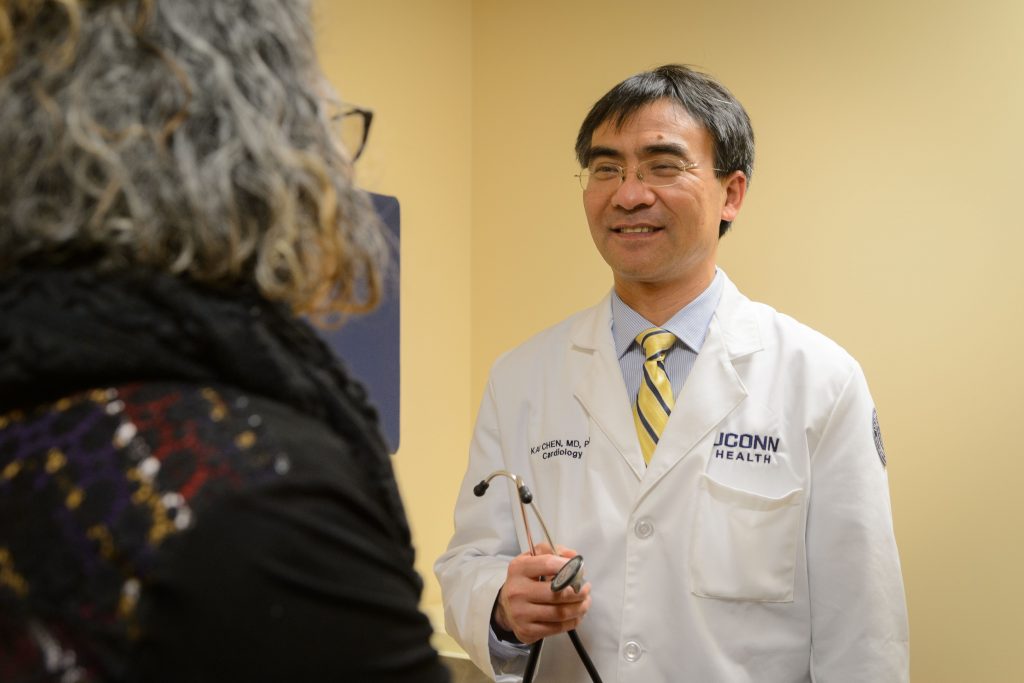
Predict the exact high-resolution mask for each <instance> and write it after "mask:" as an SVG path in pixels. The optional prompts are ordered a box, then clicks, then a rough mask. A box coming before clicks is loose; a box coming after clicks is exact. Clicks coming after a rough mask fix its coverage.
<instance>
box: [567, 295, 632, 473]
mask: <svg viewBox="0 0 1024 683" xmlns="http://www.w3.org/2000/svg"><path fill="white" fill-rule="evenodd" d="M570 343H571V344H572V347H571V349H570V351H569V353H570V357H571V358H572V363H573V373H572V375H573V377H574V378H575V380H574V382H575V383H574V386H573V393H574V395H575V396H576V399H577V400H578V401H579V402H580V403H581V404H582V406H583V408H584V410H586V411H587V413H588V414H589V415H590V417H591V419H593V421H594V423H595V424H596V425H597V427H598V429H600V430H601V431H602V432H603V433H604V435H605V436H606V437H607V438H608V440H609V441H611V443H612V445H614V446H615V449H616V450H617V451H618V452H619V454H620V455H621V456H622V458H623V459H624V460H625V462H626V464H627V465H628V466H629V468H630V470H631V471H632V472H633V474H634V475H636V477H637V479H640V478H641V477H642V476H643V474H644V469H645V467H644V461H643V455H642V454H641V453H640V444H639V442H638V441H637V438H636V431H635V430H636V428H635V427H634V426H633V414H632V412H631V409H630V405H629V398H628V397H627V396H626V384H625V382H624V381H623V379H622V369H621V368H620V367H619V359H618V358H617V357H616V355H615V342H614V341H613V340H612V330H611V295H610V294H609V295H608V296H606V297H605V298H604V299H603V300H602V301H601V303H599V304H598V305H597V306H595V307H594V308H592V309H590V310H589V311H586V312H585V313H584V314H583V315H581V316H580V318H579V319H578V320H577V321H576V323H575V324H574V325H573V329H572V332H571V333H570Z"/></svg>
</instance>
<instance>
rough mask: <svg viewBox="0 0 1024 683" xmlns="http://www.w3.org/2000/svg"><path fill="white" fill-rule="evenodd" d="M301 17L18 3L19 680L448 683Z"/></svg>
mask: <svg viewBox="0 0 1024 683" xmlns="http://www.w3.org/2000/svg"><path fill="white" fill-rule="evenodd" d="M328 90H329V89H328V88H327V87H326V86H325V84H324V82H323V77H322V75H321V73H320V71H319V68H318V66H317V64H316V60H315V55H314V49H313V42H312V30H311V26H310V7H309V2H308V1H307V0H246V1H245V2H242V1H240V0H230V1H229V0H209V1H208V2H202V1H200V0H7V1H5V2H2V3H0V121H2V122H3V123H2V125H0V150H2V158H0V680H2V681H6V682H20V681H65V682H82V681H146V682H155V681H182V682H195V681H275V682H285V681H287V682H292V681H314V680H315V681H343V680H344V681H416V682H417V683H422V682H428V683H429V682H432V681H446V680H448V676H447V673H446V672H445V669H444V668H443V666H442V664H441V663H440V661H439V659H438V657H437V654H436V653H435V652H434V650H433V649H432V648H431V647H430V645H429V643H428V639H429V637H430V631H431V630H430V625H429V623H428V621H427V619H426V618H425V617H424V616H423V615H422V614H421V613H420V612H419V611H418V608H417V605H418V600H419V596H420V591H421V582H420V578H419V577H418V576H417V575H416V573H415V572H414V571H413V549H412V545H411V543H410V536H409V528H408V525H407V522H406V518H405V514H404V511H403V509H402V504H401V501H400V499H399V495H398V490H397V487H396V485H395V480H394V476H393V473H392V469H391V465H390V462H389V458H388V454H387V451H386V449H385V447H384V443H383V441H382V438H381V436H380V433H379V429H378V422H377V416H376V414H375V412H374V410H373V409H372V408H371V407H370V406H369V405H368V403H367V401H366V397H365V395H364V392H363V389H362V388H361V387H360V386H359V385H357V384H356V383H355V382H353V381H352V380H351V379H350V378H349V377H348V376H347V375H346V373H345V370H344V369H343V367H342V365H341V364H340V363H339V361H338V360H336V359H335V358H333V357H332V356H331V354H330V352H329V351H328V350H327V349H326V348H325V347H324V345H323V344H322V343H321V342H320V341H319V340H318V337H317V335H316V334H315V333H314V332H313V331H312V330H311V329H310V328H309V327H308V325H307V324H306V323H304V322H300V319H299V318H298V317H297V315H298V314H308V315H313V316H315V315H316V314H326V315H336V314H341V315H347V314H351V313H357V312H360V311H363V310H366V309H368V308H371V307H372V306H373V305H374V303H375V302H376V300H377V298H378V295H379V289H380V284H379V283H380V281H381V277H382V269H383V267H384V264H385V255H386V247H385V244H384V241H383V238H382V237H381V233H380V231H379V226H378V224H377V222H376V219H375V218H374V215H373V213H372V210H371V209H370V208H369V203H368V201H367V199H366V197H365V196H364V195H363V194H362V193H361V192H359V191H358V190H356V189H355V188H354V187H353V184H352V180H351V170H350V162H349V161H348V159H349V158H350V157H351V155H352V154H354V153H355V152H354V151H353V150H349V151H346V150H344V149H343V148H342V147H341V146H340V145H339V143H338V141H337V140H335V139H334V138H333V137H332V134H331V132H330V126H329V125H328V121H327V118H328V117H327V115H326V114H325V104H324V102H325V99H326V94H327V92H328Z"/></svg>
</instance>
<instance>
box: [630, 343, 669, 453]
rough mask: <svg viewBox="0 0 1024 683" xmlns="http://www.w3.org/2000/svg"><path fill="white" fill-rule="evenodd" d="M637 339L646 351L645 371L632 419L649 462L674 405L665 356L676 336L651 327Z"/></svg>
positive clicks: (641, 447) (641, 448)
mask: <svg viewBox="0 0 1024 683" xmlns="http://www.w3.org/2000/svg"><path fill="white" fill-rule="evenodd" d="M636 342H637V344H639V345H640V347H641V348H642V349H643V350H644V370H643V374H642V376H641V377H640V390H639V391H637V393H636V403H634V404H633V421H634V422H635V423H636V432H637V436H639V437H640V450H642V451H643V454H644V462H646V463H650V462H651V456H652V455H653V454H654V447H655V446H657V445H658V438H659V437H660V436H661V433H662V431H663V430H664V429H665V425H666V424H667V423H668V416H669V415H671V414H672V407H673V405H674V404H675V400H674V399H673V398H672V385H671V384H670V383H669V381H668V373H667V372H665V355H666V354H667V353H668V350H669V349H670V348H672V345H673V344H675V343H676V336H675V335H674V334H672V333H671V332H669V331H668V330H663V329H661V328H660V327H652V328H651V329H649V330H644V331H643V332H641V333H640V334H638V335H637V337H636Z"/></svg>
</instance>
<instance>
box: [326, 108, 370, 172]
mask: <svg viewBox="0 0 1024 683" xmlns="http://www.w3.org/2000/svg"><path fill="white" fill-rule="evenodd" d="M330 120H331V124H332V125H333V126H334V127H335V133H336V134H337V136H338V140H340V141H341V144H342V145H344V147H345V150H346V151H347V152H348V153H349V154H350V155H351V159H352V161H355V160H356V159H358V158H359V155H360V154H362V153H363V150H364V149H366V140H367V138H369V137H370V124H371V123H373V112H372V111H370V110H369V109H362V108H361V107H350V108H348V109H346V110H344V111H342V112H339V113H337V114H333V115H331V117H330Z"/></svg>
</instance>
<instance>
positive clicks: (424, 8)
mask: <svg viewBox="0 0 1024 683" xmlns="http://www.w3.org/2000/svg"><path fill="white" fill-rule="evenodd" d="M318 6H319V8H320V13H321V15H322V18H323V19H324V20H326V23H323V24H322V25H321V35H322V36H324V37H325V39H324V40H323V50H322V53H323V55H324V57H325V59H326V60H327V68H328V71H329V74H330V76H331V78H332V80H333V82H334V83H335V84H336V85H337V86H338V87H339V89H340V90H342V92H343V95H345V96H346V97H347V98H348V99H351V100H353V101H357V102H360V103H363V104H367V105H369V106H371V107H373V108H375V109H376V110H377V111H378V114H379V120H378V121H377V122H375V124H374V125H375V130H374V133H373V139H372V141H371V145H370V150H369V153H368V154H369V158H368V159H367V160H366V163H365V164H364V163H363V162H362V161H361V162H360V174H361V178H363V179H364V181H365V183H366V185H367V186H369V187H370V188H371V189H375V190H378V191H381V192H386V193H389V194H396V195H398V196H399V198H400V199H401V201H402V206H403V212H404V213H403V233H404V234H403V281H402V296H403V325H404V330H403V331H404V339H403V351H402V361H403V404H402V411H403V422H402V447H401V449H400V451H399V453H398V455H397V456H396V460H395V462H396V467H397V469H398V473H399V479H400V484H401V486H402V491H403V494H404V496H405V499H406V502H407V505H408V508H409V513H410V516H411V517H412V521H413V526H414V533H415V537H416V539H415V540H416V543H417V546H418V548H419V553H420V560H421V562H420V569H421V572H422V573H423V574H424V578H425V579H426V581H427V590H426V593H425V605H427V606H428V607H430V606H433V605H436V603H437V601H438V599H439V592H438V590H437V587H436V584H435V583H434V579H433V576H432V575H431V574H430V570H429V566H430V562H431V561H432V559H433V558H434V557H435V556H436V555H437V554H438V553H439V552H440V551H441V550H442V549H443V547H444V543H445V541H446V540H447V535H448V533H449V531H450V523H451V522H450V519H451V514H450V504H451V502H452V500H453V498H454V491H455V487H456V486H457V484H458V481H459V479H460V478H461V475H462V470H463V467H464V464H465V458H466V447H467V444H468V440H469V433H470V429H471V426H472V420H473V417H474V415H475V411H476V405H477V402H478V400H479V396H480V392H481V391H482V389H483V385H484V382H485V381H486V373H487V369H488V367H489V365H490V363H491V362H492V361H493V360H494V358H495V356H497V355H498V354H499V353H500V352H502V351H504V350H506V349H507V348H509V347H511V346H512V345H514V344H516V343H518V342H519V341H521V340H523V339H525V338H526V337H527V336H529V335H530V334H532V333H533V332H535V331H537V330H539V329H540V328H542V327H544V326H546V325H548V324H551V323H553V322H555V321H557V320H559V319H561V318H562V317H564V316H565V315H567V314H568V313H570V312H572V311H575V310H577V309H579V308H581V307H583V306H586V305H589V304H590V303H592V302H594V301H595V300H596V299H597V298H598V297H599V296H601V295H602V294H603V293H604V292H605V291H606V289H607V288H608V287H609V286H610V278H609V275H608V272H607V269H606V267H605V265H604V264H603V262H602V261H601V260H600V258H599V257H598V256H597V254H596V252H595V250H594V248H593V245H592V244H591V242H590V238H589V235H588V233H587V229H586V223H585V221H584V218H583V213H582V210H581V208H580V196H579V190H578V188H577V186H576V185H575V180H574V179H573V178H572V174H573V173H574V172H575V171H576V167H575V164H574V161H573V156H572V145H573V142H574V139H575V133H576V129H577V126H578V125H579V122H580V120H581V118H582V117H583V115H584V114H585V112H586V110H587V108H588V107H589V106H590V104H591V103H592V102H593V101H594V99H596V98H597V97H598V96H600V95H601V94H602V93H603V92H604V91H605V90H606V89H607V88H608V87H609V86H611V85H612V84H613V83H614V82H617V81H618V80H620V79H621V78H623V77H625V76H627V75H629V74H631V73H634V72H636V71H638V70H641V69H645V68H648V67H651V66H655V65H657V64H659V63H662V62H666V61H681V62H687V63H691V64H696V65H698V66H701V67H703V68H705V69H707V70H709V71H710V72H712V73H714V74H715V75H717V76H718V77H720V78H721V79H722V80H723V81H724V82H725V83H726V84H727V85H728V86H729V87H730V88H731V89H732V90H733V91H734V92H735V93H736V94H737V95H738V96H739V98H740V99H741V100H742V101H743V102H744V103H745V105H746V106H747V108H748V110H749V111H750V114H751V117H752V119H753V122H754V128H755V132H756V134H757V136H758V155H759V156H758V161H757V166H756V170H755V176H754V179H753V185H752V188H751V192H750V194H749V195H748V198H747V203H746V206H745V207H744V210H743V212H742V213H741V215H740V218H739V220H738V221H737V222H736V224H735V225H734V232H733V233H732V234H731V235H729V236H728V237H726V239H725V241H724V242H723V248H722V258H721V261H722V265H723V266H724V267H725V268H726V270H727V271H728V272H729V274H730V276H731V277H732V278H733V279H734V280H735V281H736V282H737V283H738V284H739V285H740V287H741V288H743V289H744V290H745V291H746V292H747V293H748V294H749V295H751V296H752V297H754V298H757V299H760V300H764V301H767V302H769V303H771V304H772V305H774V306H775V307H777V308H778V309H780V310H782V311H783V312H786V313H790V314H792V315H794V316H796V317H797V318H799V319H800V320H802V321H804V322H806V323H808V324H810V325H812V326H813V327H816V328H818V329H819V330H821V331H822V332H824V333H826V334H828V335H829V336H831V337H833V338H834V339H835V340H837V341H838V342H840V343H841V344H843V345H844V346H845V347H846V348H847V349H849V350H850V351H851V352H852V353H853V354H854V355H855V356H856V357H857V358H858V359H859V360H860V361H861V363H862V364H863V365H864V367H865V370H866V372H867V374H868V378H869V380H870V382H871V386H872V389H873V393H874V395H875V398H876V401H877V403H878V408H879V415H880V419H881V422H882V427H883V430H884V434H885V440H886V448H887V451H888V453H889V458H890V466H889V476H890V483H891V487H892V496H893V504H894V515H895V523H896V529H897V534H898V541H899V545H900V549H901V555H902V558H903V565H904V577H905V580H906V586H907V594H908V602H909V606H910V617H911V640H912V648H911V651H912V667H913V680H914V681H916V682H918V683H947V682H948V683H960V682H964V681H971V682H973V681H1000V682H1001V681H1009V680H1024V662H1022V659H1024V658H1022V657H1021V655H1020V654H1018V652H1017V650H1018V649H1019V641H1020V639H1021V637H1022V636H1024V588H1022V585H1021V584H1022V580H1021V578H1020V576H1021V575H1022V574H1024V571H1022V565H1024V533H1022V532H1021V531H1020V528H1019V527H1020V519H1021V517H1022V515H1024V504H1022V503H1021V498H1022V496H1021V495H1020V494H1019V493H1018V491H1019V490H1020V486H1019V482H1021V481H1022V480H1024V449H1022V448H1020V447H1019V446H1018V445H1017V442H1018V441H1019V439H1018V437H1017V434H1018V425H1019V424H1020V422H1021V420H1022V417H1021V416H1022V414H1024V399H1022V391H1021V387H1024V362H1022V361H1021V355H1022V354H1021V351H1020V349H1022V348H1024V323H1022V322H1021V312H1022V311H1024V268H1022V267H1021V264H1020V263H1019V260H1020V258H1019V255H1020V254H1022V253H1024V229H1022V228H1024V225H1022V223H1024V221H1022V219H1021V218H1020V209H1019V208H1017V207H1016V206H1015V205H1014V201H1013V200H1014V197H1015V196H1016V195H1017V193H1018V192H1019V191H1020V190H1019V187H1020V180H1019V178H1020V176H1021V173H1020V171H1019V166H1020V164H1021V163H1022V162H1021V159H1022V157H1024V132H1022V131H1021V128H1020V126H1021V125H1022V123H1024V88H1022V84H1024V51H1022V50H1021V49H1020V45H1022V44H1024V4H1022V3H1020V2H1019V1H1018V0H985V1H983V2H979V3H966V2H953V1H951V0H942V1H939V2H924V1H923V0H903V1H900V2H892V1H891V0H864V1H862V2H859V3H842V4H840V3H821V2H817V1H814V0H803V1H796V2H775V3H768V2H761V1H760V0H737V1H736V2H732V3H717V2H710V1H707V0H704V1H701V2H683V1H681V0H672V1H669V0H648V2H646V3H642V5H640V6H636V8H635V9H628V7H629V5H628V4H623V3H621V2H610V1H606V0H588V1H587V2H580V1H578V0H572V1H569V0H563V1H562V2H550V1H548V0H518V1H517V2H505V1H502V0H462V1H458V2H457V1H455V0H450V1H449V0H433V1H431V2H417V1H414V0H407V1H405V2H402V1H400V0H386V1H383V2H373V3H366V2H360V3H357V2H352V1H351V0H320V1H319V2H318ZM641 7H642V9H641ZM342 17H345V18H346V19H347V20H348V22H349V26H348V28H345V25H344V24H343V23H342V21H341V18H342ZM378 124H379V126H378ZM425 309H430V310H425ZM442 321H443V322H444V323H445V325H446V327H442V326H441V325H440V324H439V323H440V322H442ZM541 504H543V503H541ZM851 561H856V558H851Z"/></svg>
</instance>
